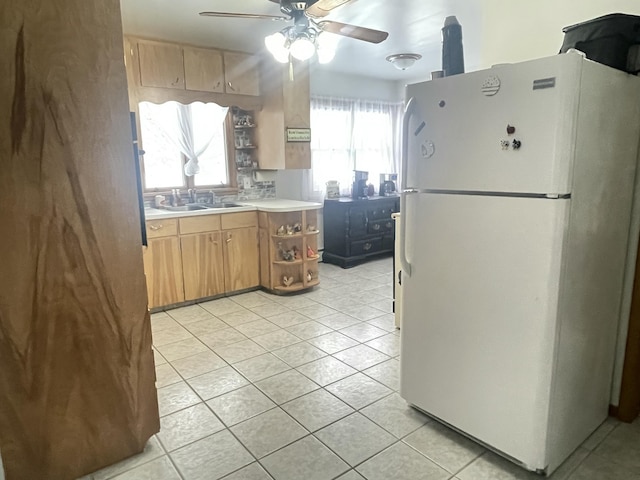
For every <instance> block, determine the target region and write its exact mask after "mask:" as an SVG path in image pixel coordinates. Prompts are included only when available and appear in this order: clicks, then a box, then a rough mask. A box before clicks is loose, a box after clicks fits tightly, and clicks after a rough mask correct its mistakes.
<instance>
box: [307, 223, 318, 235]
mask: <svg viewBox="0 0 640 480" xmlns="http://www.w3.org/2000/svg"><path fill="white" fill-rule="evenodd" d="M315 231H316V226H315V225H307V232H309V233H314V232H315Z"/></svg>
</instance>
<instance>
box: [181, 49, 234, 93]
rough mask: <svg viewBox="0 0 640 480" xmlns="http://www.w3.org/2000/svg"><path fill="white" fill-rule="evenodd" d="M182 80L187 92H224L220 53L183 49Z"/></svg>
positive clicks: (209, 50)
mask: <svg viewBox="0 0 640 480" xmlns="http://www.w3.org/2000/svg"><path fill="white" fill-rule="evenodd" d="M182 50H183V55H184V79H185V86H186V87H187V89H188V90H200V91H202V92H224V69H223V66H222V52H220V51H219V50H211V49H209V48H196V47H186V46H185V47H183V49H182Z"/></svg>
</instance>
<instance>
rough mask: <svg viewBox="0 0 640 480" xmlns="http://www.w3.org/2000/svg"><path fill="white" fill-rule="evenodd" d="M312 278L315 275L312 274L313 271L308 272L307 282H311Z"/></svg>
mask: <svg viewBox="0 0 640 480" xmlns="http://www.w3.org/2000/svg"><path fill="white" fill-rule="evenodd" d="M312 278H313V275H312V274H311V270H309V271H308V272H307V282H310V281H311V279H312Z"/></svg>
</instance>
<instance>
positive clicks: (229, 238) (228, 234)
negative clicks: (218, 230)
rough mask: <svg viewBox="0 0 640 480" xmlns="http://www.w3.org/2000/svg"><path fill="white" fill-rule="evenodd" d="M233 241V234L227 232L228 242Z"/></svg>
mask: <svg viewBox="0 0 640 480" xmlns="http://www.w3.org/2000/svg"><path fill="white" fill-rule="evenodd" d="M230 241H231V234H230V233H227V243H229V242H230Z"/></svg>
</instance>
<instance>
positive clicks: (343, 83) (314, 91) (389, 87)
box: [311, 64, 399, 102]
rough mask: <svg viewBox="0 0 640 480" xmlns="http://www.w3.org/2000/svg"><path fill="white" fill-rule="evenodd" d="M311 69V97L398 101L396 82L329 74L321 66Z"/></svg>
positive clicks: (336, 73) (344, 74)
mask: <svg viewBox="0 0 640 480" xmlns="http://www.w3.org/2000/svg"><path fill="white" fill-rule="evenodd" d="M314 65H315V66H314V67H312V69H311V95H325V96H332V97H347V98H365V99H376V100H384V101H389V102H396V101H398V100H399V97H398V92H397V88H396V82H394V81H390V80H380V79H376V78H369V77H363V76H360V75H350V74H346V73H338V72H329V71H327V70H324V69H323V68H322V65H317V64H314Z"/></svg>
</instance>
